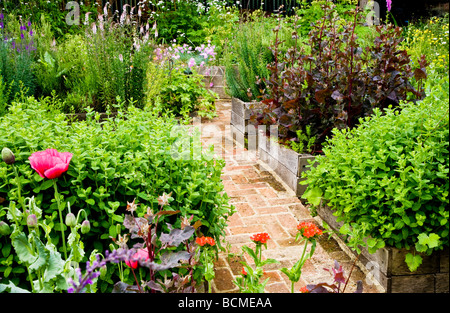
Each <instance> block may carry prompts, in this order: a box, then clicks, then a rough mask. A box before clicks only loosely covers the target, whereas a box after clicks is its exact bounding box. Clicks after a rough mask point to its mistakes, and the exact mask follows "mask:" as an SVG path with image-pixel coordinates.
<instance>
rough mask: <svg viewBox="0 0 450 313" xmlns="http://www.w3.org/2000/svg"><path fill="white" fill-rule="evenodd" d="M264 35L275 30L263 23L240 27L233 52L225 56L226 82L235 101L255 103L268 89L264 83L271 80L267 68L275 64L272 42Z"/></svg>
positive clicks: (230, 50)
mask: <svg viewBox="0 0 450 313" xmlns="http://www.w3.org/2000/svg"><path fill="white" fill-rule="evenodd" d="M264 33H271V30H268V29H267V28H266V24H265V23H260V22H247V23H240V24H239V26H238V27H236V29H235V30H234V38H233V39H232V44H231V48H230V49H229V50H228V51H226V55H225V78H226V83H227V90H228V93H229V94H230V95H231V96H232V97H235V98H238V99H241V100H242V101H251V100H254V99H257V97H258V96H259V95H260V94H261V91H260V90H261V89H264V85H263V84H262V83H260V79H262V78H266V77H268V75H269V70H268V69H267V68H266V65H267V64H268V63H270V62H271V61H272V53H271V51H270V49H269V44H270V41H268V40H267V39H266V36H264Z"/></svg>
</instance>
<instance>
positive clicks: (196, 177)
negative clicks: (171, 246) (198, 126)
mask: <svg viewBox="0 0 450 313" xmlns="http://www.w3.org/2000/svg"><path fill="white" fill-rule="evenodd" d="M99 119H100V115H99V114H97V113H95V112H94V111H93V110H90V111H88V112H87V116H86V120H85V121H81V122H76V121H68V120H67V119H66V116H65V115H64V114H60V113H58V112H55V111H54V110H53V111H50V110H49V109H48V107H47V106H46V103H45V102H42V101H41V102H38V101H36V100H35V99H32V98H25V99H24V101H23V102H18V103H14V104H13V105H12V106H11V107H10V110H9V112H8V114H6V115H5V116H3V117H2V119H1V121H0V134H1V135H0V146H8V147H10V149H11V150H14V151H15V154H16V160H17V164H18V166H17V170H18V172H19V173H20V175H21V176H22V177H23V178H22V180H21V182H22V196H23V197H28V196H30V195H31V194H33V195H36V196H35V198H36V203H37V205H38V206H39V207H41V209H42V211H43V212H44V213H47V214H57V204H56V203H55V202H52V201H51V200H52V199H53V198H54V193H53V192H52V190H51V189H50V188H51V187H52V186H51V185H48V183H47V182H46V181H45V180H43V179H42V178H41V177H40V176H39V175H38V174H36V173H34V172H33V171H32V169H30V167H29V166H28V165H27V164H26V163H25V162H24V160H26V159H27V158H28V157H29V156H30V155H31V153H32V152H34V151H39V150H45V149H47V148H49V147H53V148H55V149H57V150H58V151H71V152H72V153H73V155H74V156H73V158H72V160H71V162H70V167H69V169H68V171H67V173H66V174H65V175H64V177H63V178H62V179H58V182H57V184H58V186H57V187H58V192H59V194H60V196H61V197H62V198H63V199H61V200H62V202H63V203H70V207H71V209H72V212H74V214H76V213H77V212H78V211H79V210H81V209H83V210H84V211H85V212H86V213H87V215H88V216H89V217H90V220H91V225H92V229H91V231H90V232H89V233H88V234H86V238H85V239H84V244H85V251H93V250H94V249H96V250H97V251H98V253H103V252H104V251H105V250H106V248H107V247H108V246H109V237H110V236H111V237H114V238H115V237H117V235H118V233H119V232H118V231H117V227H116V226H115V225H116V224H117V223H122V222H123V219H124V213H125V212H124V211H123V210H122V209H120V208H124V207H126V204H127V199H130V198H136V201H138V202H139V203H142V205H145V206H148V207H151V208H156V207H157V205H158V197H159V195H162V194H164V192H165V193H170V192H172V198H173V199H174V200H173V201H172V202H170V204H169V205H168V207H167V209H170V210H174V211H177V210H179V211H180V212H181V213H180V214H181V215H182V216H191V215H193V220H192V223H193V224H195V222H197V221H200V222H201V225H202V226H201V229H200V230H201V232H202V233H203V234H204V235H205V236H210V237H213V238H214V239H215V240H216V243H217V245H218V247H219V248H220V247H221V246H222V245H221V238H222V236H224V232H225V227H226V225H227V219H228V217H229V216H230V215H231V214H232V213H233V211H234V209H233V207H232V206H231V205H229V204H228V196H227V195H226V194H225V193H223V190H224V189H223V188H224V187H223V185H222V183H221V171H222V168H223V167H224V165H225V163H224V161H222V160H216V159H214V158H213V150H212V147H210V149H205V148H203V147H202V146H201V142H200V139H199V137H198V136H199V134H198V133H197V132H194V133H193V134H189V132H188V131H189V130H188V129H187V128H185V127H183V126H182V125H180V124H179V121H178V120H177V119H175V118H174V117H172V116H170V115H165V114H162V113H161V110H160V108H158V107H155V108H150V107H147V108H145V109H143V110H141V109H137V108H135V107H132V106H130V107H129V108H128V111H127V112H126V115H125V112H123V111H122V110H119V111H118V113H117V115H116V116H115V117H110V118H107V119H105V120H104V121H103V122H99ZM11 179H12V173H10V172H8V171H6V170H5V167H4V165H1V166H0V181H1V183H0V197H2V198H4V199H8V200H7V201H6V202H4V203H2V205H3V206H9V202H10V201H17V193H16V188H15V185H13V184H12V183H11ZM55 217H56V216H55ZM161 222H162V223H161V229H160V230H161V231H167V229H166V227H167V226H166V223H170V224H172V225H173V227H175V228H179V227H180V223H181V222H180V221H179V220H178V219H174V217H170V216H164V217H163V218H162V219H161ZM58 238H59V239H58ZM1 240H2V239H0V242H1V243H2V244H4V242H3V241H1ZM54 240H61V238H60V235H59V234H58V233H56V234H54ZM117 276H118V272H117V270H116V269H112V268H111V269H108V270H107V272H106V273H105V274H104V275H103V276H102V277H101V278H99V290H100V291H102V292H104V291H106V290H108V289H109V288H112V285H113V284H114V279H115V277H117Z"/></svg>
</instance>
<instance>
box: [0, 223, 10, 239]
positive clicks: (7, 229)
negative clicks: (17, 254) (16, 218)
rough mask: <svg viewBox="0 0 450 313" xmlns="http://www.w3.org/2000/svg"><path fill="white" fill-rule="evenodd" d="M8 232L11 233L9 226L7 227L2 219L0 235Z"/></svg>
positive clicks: (5, 234)
mask: <svg viewBox="0 0 450 313" xmlns="http://www.w3.org/2000/svg"><path fill="white" fill-rule="evenodd" d="M10 233H11V228H10V227H9V225H8V224H6V223H5V222H3V221H0V235H1V236H7V235H9V234H10Z"/></svg>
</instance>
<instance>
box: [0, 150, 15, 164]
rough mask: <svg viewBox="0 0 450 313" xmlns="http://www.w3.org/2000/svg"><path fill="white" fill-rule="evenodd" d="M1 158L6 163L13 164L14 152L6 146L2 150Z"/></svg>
mask: <svg viewBox="0 0 450 313" xmlns="http://www.w3.org/2000/svg"><path fill="white" fill-rule="evenodd" d="M2 159H3V161H5V163H6V164H13V163H14V162H15V161H16V157H15V156H14V153H13V152H12V151H11V150H10V149H8V148H6V147H5V148H3V150H2Z"/></svg>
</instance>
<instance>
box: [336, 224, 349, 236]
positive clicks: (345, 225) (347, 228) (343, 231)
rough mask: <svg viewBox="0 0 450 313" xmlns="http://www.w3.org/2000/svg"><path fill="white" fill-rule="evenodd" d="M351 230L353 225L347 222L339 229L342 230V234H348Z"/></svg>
mask: <svg viewBox="0 0 450 313" xmlns="http://www.w3.org/2000/svg"><path fill="white" fill-rule="evenodd" d="M351 231H352V229H351V227H350V224H348V223H345V224H344V225H342V227H341V228H340V229H339V232H340V233H341V234H342V235H348V234H350V233H351Z"/></svg>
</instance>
